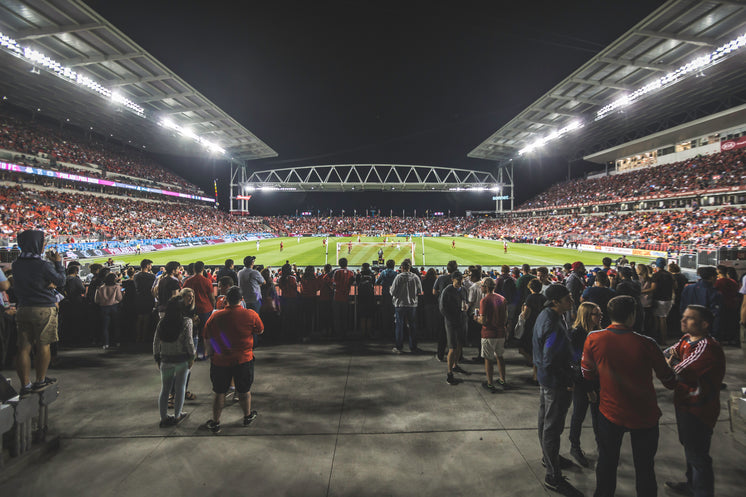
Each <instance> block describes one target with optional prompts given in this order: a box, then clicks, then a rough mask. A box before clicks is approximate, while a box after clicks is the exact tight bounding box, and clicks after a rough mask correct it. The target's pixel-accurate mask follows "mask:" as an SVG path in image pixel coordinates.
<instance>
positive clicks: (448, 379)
mask: <svg viewBox="0 0 746 497" xmlns="http://www.w3.org/2000/svg"><path fill="white" fill-rule="evenodd" d="M446 383H448V384H449V385H458V384H459V383H461V380H459V379H458V378H454V377H453V373H448V376H446Z"/></svg>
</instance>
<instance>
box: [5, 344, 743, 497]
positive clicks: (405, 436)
mask: <svg viewBox="0 0 746 497" xmlns="http://www.w3.org/2000/svg"><path fill="white" fill-rule="evenodd" d="M421 346H422V347H423V348H424V349H425V350H427V351H431V352H432V353H428V354H426V355H416V356H412V355H409V354H403V355H401V356H396V355H394V354H392V353H391V344H384V343H362V342H346V343H344V344H332V343H323V344H310V345H291V346H269V347H260V348H259V349H257V351H256V356H257V362H256V380H255V383H254V387H253V388H252V392H253V408H254V409H257V410H258V411H259V417H258V419H257V420H256V421H255V422H254V423H253V424H252V425H251V426H250V427H243V425H242V424H241V411H240V408H239V406H238V405H237V404H232V403H231V402H229V403H228V406H227V407H226V410H225V411H224V413H223V417H222V425H223V431H222V433H220V434H219V435H213V434H212V433H210V432H208V431H206V430H204V429H200V425H202V424H203V423H204V422H205V421H207V420H208V419H209V418H210V416H211V407H210V406H211V399H210V383H209V370H208V364H207V363H205V362H199V363H197V364H195V366H194V370H193V376H192V380H191V386H190V390H192V391H193V392H195V393H196V394H197V396H198V398H197V400H196V401H194V402H187V404H186V407H185V409H186V410H187V411H189V413H190V415H189V417H188V418H187V419H186V420H185V421H184V422H183V423H182V424H181V425H180V426H178V427H175V428H168V429H162V428H159V427H158V411H157V396H158V391H159V388H160V378H159V375H158V372H157V370H156V366H155V364H154V362H153V360H152V358H151V356H150V355H149V354H148V353H146V352H144V351H143V352H139V353H136V352H126V351H122V352H109V353H103V352H102V351H100V350H98V349H90V348H89V349H76V350H66V351H63V352H62V353H61V358H60V363H59V365H58V366H57V367H56V368H55V369H54V370H53V371H52V372H50V374H51V375H52V376H56V377H57V378H58V379H59V383H60V391H61V394H60V398H59V400H58V401H57V402H56V403H55V404H53V405H52V406H51V407H50V433H51V434H53V435H54V434H57V435H59V436H60V437H61V445H60V448H59V450H58V451H56V452H54V453H52V454H51V455H49V456H46V457H45V458H44V459H43V460H42V461H41V462H35V463H33V464H29V465H28V466H27V467H25V468H23V469H22V470H20V471H16V472H15V473H16V474H14V475H12V476H10V477H8V476H5V477H3V474H2V472H1V471H0V495H1V496H6V495H14V496H17V497H22V496H34V497H40V496H47V495H50V496H51V495H55V496H88V495H90V496H108V495H112V496H113V495H116V496H130V495H131V496H147V495H179V496H192V495H194V496H200V497H204V496H212V495H214V496H225V495H248V494H251V495H268V496H280V495H288V496H303V497H314V496H389V495H390V496H414V495H442V496H458V495H465V496H469V497H473V496H482V495H484V496H501V495H505V496H537V495H548V494H549V495H556V494H552V493H551V492H548V491H546V490H545V489H544V487H543V485H542V481H543V479H544V469H543V468H542V466H541V449H540V447H539V443H538V439H537V435H536V415H537V407H538V387H535V386H532V385H530V384H529V383H528V382H527V381H526V380H527V379H528V378H529V376H530V370H529V368H528V367H526V366H525V365H524V364H523V361H522V360H521V359H520V357H519V356H518V354H517V352H516V351H515V349H508V350H507V351H506V357H507V361H508V380H509V382H510V383H512V384H513V385H515V386H516V387H517V388H516V389H515V390H511V391H509V392H506V393H502V394H490V393H488V392H487V391H485V390H484V389H482V388H481V382H482V380H483V379H484V373H483V366H481V365H471V364H467V365H465V368H466V369H467V370H469V371H472V372H473V373H474V374H473V375H472V376H469V377H465V381H464V383H463V384H461V385H458V386H450V385H448V384H446V382H445V369H446V367H445V365H444V364H442V363H440V362H438V361H437V360H435V359H434V357H433V356H434V351H435V346H434V344H428V343H425V344H422V345H421ZM466 354H467V355H472V354H473V349H467V351H466ZM726 356H727V359H728V370H727V374H726V379H725V381H726V382H727V383H728V385H729V387H730V389H731V390H735V389H736V388H737V387H738V386H742V385H746V367H745V366H744V360H743V356H742V354H741V351H740V349H735V348H733V347H727V348H726ZM4 373H5V374H6V376H9V377H10V376H12V377H13V378H14V384H15V385H16V386H17V379H15V374H14V373H13V372H11V371H4ZM657 386H658V387H659V388H658V392H659V403H660V406H661V409H662V411H663V418H662V420H661V437H660V445H659V449H658V454H657V457H656V473H657V476H658V487H659V490H660V495H669V494H668V492H667V491H666V490H665V489H664V486H663V483H664V482H665V481H666V480H680V479H683V471H684V453H683V449H682V448H681V446H680V445H679V442H678V439H677V435H676V424H675V421H674V414H673V406H672V401H671V398H672V394H671V393H670V392H669V391H667V390H665V389H664V388H663V387H661V386H660V384H657ZM728 397H729V394H728V392H723V394H722V395H721V400H722V404H723V411H722V412H721V415H720V421H719V422H718V425H717V427H716V429H715V435H714V438H713V444H712V451H711V452H712V456H713V459H714V467H715V473H716V494H717V495H722V496H736V495H743V494H744V488H745V487H746V472H744V470H743V468H744V463H746V451H745V450H744V449H745V447H744V446H743V445H741V444H739V443H738V442H737V441H735V440H734V437H733V435H731V433H730V431H729V430H730V426H729V419H728V411H727V399H728ZM568 422H569V417H568ZM586 426H587V428H584V430H583V435H582V441H583V444H584V449H585V451H586V453H587V455H588V456H589V458H590V459H594V460H595V457H596V449H595V446H594V443H593V434H592V430H591V428H590V420H587V423H586ZM567 433H568V432H567V430H566V431H565V433H564V434H563V440H562V444H563V445H562V453H563V454H564V455H566V456H569V454H568V452H569V442H568V441H567ZM565 474H566V475H567V476H568V477H569V478H570V481H571V482H572V483H573V484H574V485H576V486H577V487H578V488H579V489H581V490H582V491H583V492H585V494H586V495H588V496H590V495H592V493H593V489H594V486H595V474H594V472H593V470H592V469H583V468H580V467H579V466H576V467H575V468H572V469H570V470H566V471H565ZM617 495H619V496H625V495H634V471H633V466H632V460H631V449H630V445H629V438H628V437H627V439H626V441H625V443H624V445H623V448H622V459H621V463H620V467H619V477H618V487H617Z"/></svg>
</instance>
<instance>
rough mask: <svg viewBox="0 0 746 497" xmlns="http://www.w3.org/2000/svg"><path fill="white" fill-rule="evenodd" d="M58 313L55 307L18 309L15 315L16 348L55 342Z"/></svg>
mask: <svg viewBox="0 0 746 497" xmlns="http://www.w3.org/2000/svg"><path fill="white" fill-rule="evenodd" d="M58 313H59V312H58V310H57V308H56V307H19V308H18V312H17V313H16V326H17V327H18V348H24V347H26V346H27V345H34V344H37V343H38V344H39V345H49V344H51V343H54V342H57V341H58V340H59V338H58V336H57V314H58Z"/></svg>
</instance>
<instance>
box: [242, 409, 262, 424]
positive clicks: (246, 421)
mask: <svg viewBox="0 0 746 497" xmlns="http://www.w3.org/2000/svg"><path fill="white" fill-rule="evenodd" d="M258 414H259V413H258V412H256V411H251V412H250V413H249V415H248V416H244V417H243V425H244V426H249V425H250V424H251V422H252V421H254V420H255V419H256V417H257V415H258Z"/></svg>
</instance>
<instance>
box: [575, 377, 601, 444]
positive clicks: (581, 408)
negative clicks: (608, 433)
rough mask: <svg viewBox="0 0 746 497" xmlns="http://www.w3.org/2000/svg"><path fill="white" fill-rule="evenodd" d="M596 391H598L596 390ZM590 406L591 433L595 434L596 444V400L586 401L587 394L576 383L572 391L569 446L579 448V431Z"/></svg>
mask: <svg viewBox="0 0 746 497" xmlns="http://www.w3.org/2000/svg"><path fill="white" fill-rule="evenodd" d="M597 393H598V392H597ZM589 406H590V408H591V422H592V423H593V434H594V435H596V444H597V445H598V402H596V403H593V404H591V403H590V402H589V401H588V394H587V393H586V391H585V390H584V389H583V388H581V386H580V385H578V384H576V385H575V389H574V390H573V391H572V418H570V446H571V447H577V448H580V431H581V430H582V428H583V421H585V415H586V414H587V412H588V407H589Z"/></svg>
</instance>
